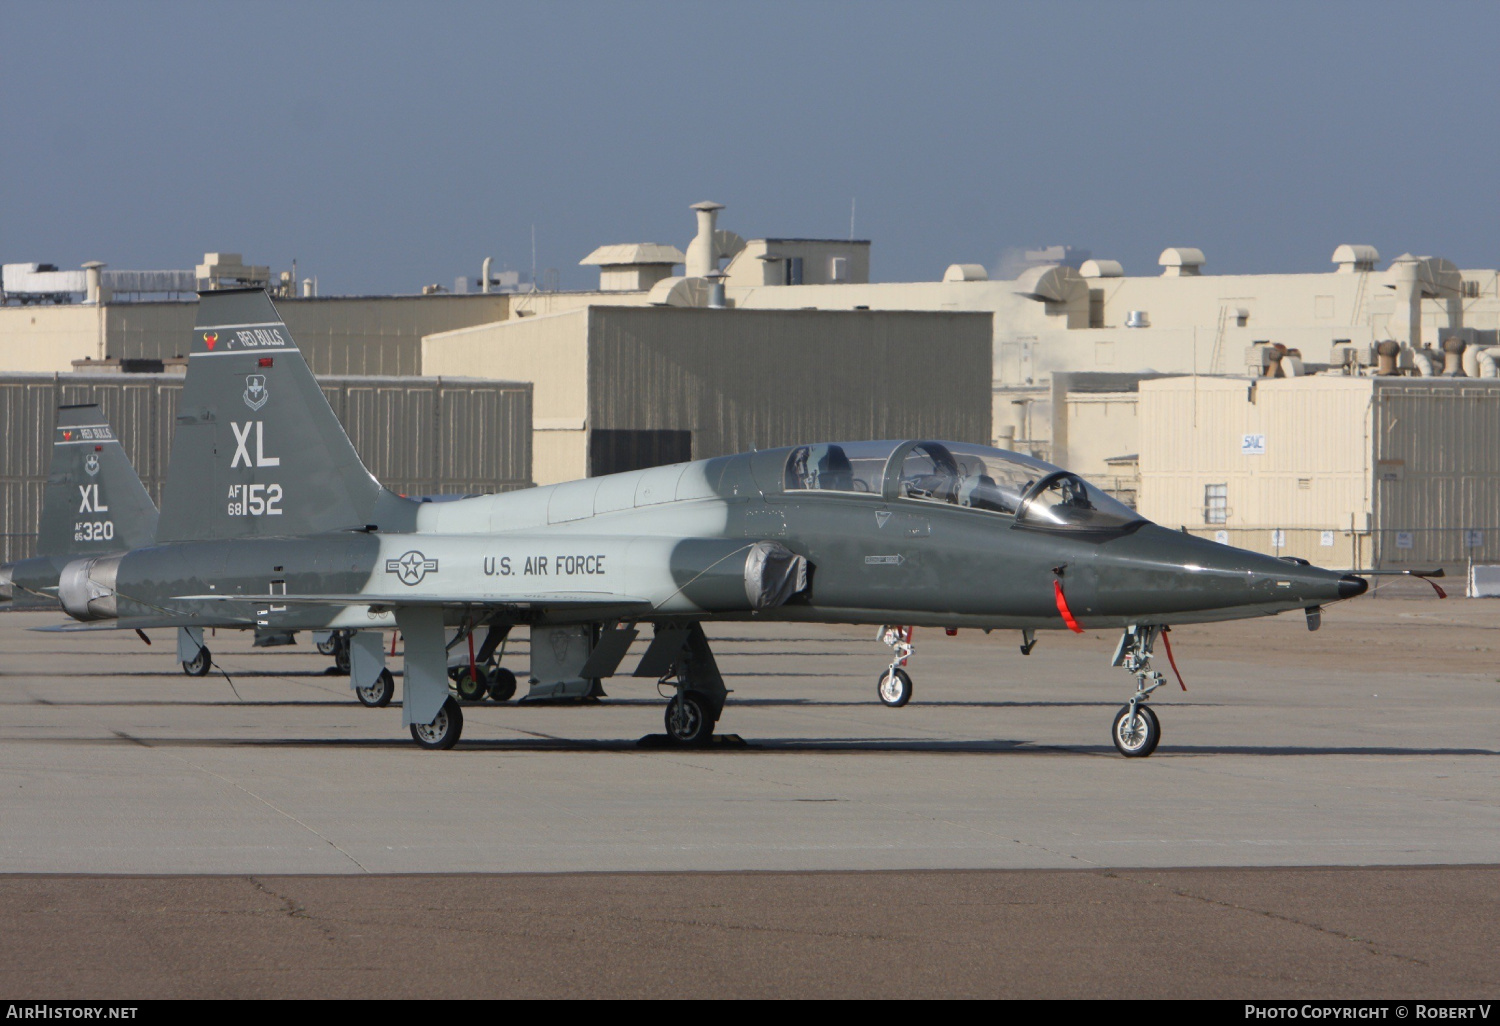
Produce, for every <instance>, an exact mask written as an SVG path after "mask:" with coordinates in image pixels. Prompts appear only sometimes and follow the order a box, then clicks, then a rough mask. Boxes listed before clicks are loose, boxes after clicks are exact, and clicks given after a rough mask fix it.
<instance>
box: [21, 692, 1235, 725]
mask: <svg viewBox="0 0 1500 1026" xmlns="http://www.w3.org/2000/svg"><path fill="white" fill-rule="evenodd" d="M0 704H7V703H0ZM9 704H16V705H21V704H32V705H46V706H58V707H62V708H74V707H77V708H89V709H112V708H135V707H159V708H176V707H179V706H181V707H183V708H236V707H242V706H267V707H281V706H295V707H304V708H319V707H322V708H348V709H351V710H352V709H353V708H354V706H353V700H352V699H348V698H283V699H244V700H236V699H235V698H234V697H232V696H227V697H224V698H212V699H173V698H124V699H111V700H106V701H88V700H85V701H76V702H68V701H58V700H57V699H55V698H32V699H30V701H29V703H21V702H17V703H9ZM665 704H666V703H665V702H664V701H663V700H661V699H657V698H610V699H608V700H607V701H603V702H577V701H571V700H562V701H551V700H542V701H536V702H506V703H503V704H501V705H495V704H494V703H492V702H485V701H476V702H467V701H464V702H459V705H460V706H461V707H463V708H465V709H475V710H485V709H493V710H495V711H497V712H505V711H507V710H508V711H511V712H518V711H522V710H524V711H527V712H530V711H532V710H537V709H547V710H550V711H566V710H578V711H580V712H583V711H586V710H599V709H608V708H618V707H623V706H655V707H657V708H660V707H662V706H664V705H665ZM734 704H735V705H737V706H742V707H748V706H756V707H760V708H775V707H778V706H784V707H788V708H798V709H803V708H806V709H817V708H826V709H854V708H857V707H860V706H863V707H865V708H868V709H872V710H875V709H882V708H883V707H882V706H877V705H876V704H875V703H874V702H870V701H867V700H865V699H849V700H848V701H845V702H838V701H820V700H817V699H808V698H744V699H738V700H736V701H735V703H734ZM921 704H922V706H924V707H934V708H944V709H1114V708H1117V707H1118V706H1119V705H1120V703H1119V702H1109V701H1083V700H1077V701H1034V702H1015V701H1004V700H997V701H993V702H960V701H944V700H939V701H924V702H922V703H921ZM1219 707H1220V703H1218V702H1173V703H1172V708H1174V709H1188V708H1204V709H1211V708H1219ZM390 708H392V709H399V708H401V703H400V702H392V703H391V704H390ZM893 714H894V715H897V716H900V715H902V714H901V713H895V712H894V711H893ZM500 726H505V724H500Z"/></svg>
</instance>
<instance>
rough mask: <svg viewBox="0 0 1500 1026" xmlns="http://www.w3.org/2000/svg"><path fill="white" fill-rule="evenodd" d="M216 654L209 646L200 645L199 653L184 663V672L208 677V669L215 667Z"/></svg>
mask: <svg viewBox="0 0 1500 1026" xmlns="http://www.w3.org/2000/svg"><path fill="white" fill-rule="evenodd" d="M213 665H214V656H213V653H212V652H210V651H209V650H208V649H207V648H202V647H200V648H199V649H198V654H197V655H195V656H193V658H192V659H190V660H188V661H187V662H185V663H183V664H182V672H183V673H185V674H187V675H188V676H189V677H207V676H208V671H209V670H211V669H213Z"/></svg>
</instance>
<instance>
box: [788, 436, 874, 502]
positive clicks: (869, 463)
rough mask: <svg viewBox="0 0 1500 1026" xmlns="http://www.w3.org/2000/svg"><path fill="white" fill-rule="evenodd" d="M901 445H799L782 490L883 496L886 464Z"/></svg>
mask: <svg viewBox="0 0 1500 1026" xmlns="http://www.w3.org/2000/svg"><path fill="white" fill-rule="evenodd" d="M900 444H901V443H900V442H845V443H843V444H842V445H799V446H797V447H796V448H795V449H793V450H792V454H791V455H790V456H788V457H787V461H786V479H785V481H784V483H783V487H785V488H786V490H787V491H789V492H801V491H824V492H858V493H861V494H864V495H879V494H881V491H880V489H881V482H882V481H883V480H884V479H885V465H886V462H887V461H888V460H889V459H890V458H891V452H892V451H893V450H894V449H895V448H896V446H898V445H900Z"/></svg>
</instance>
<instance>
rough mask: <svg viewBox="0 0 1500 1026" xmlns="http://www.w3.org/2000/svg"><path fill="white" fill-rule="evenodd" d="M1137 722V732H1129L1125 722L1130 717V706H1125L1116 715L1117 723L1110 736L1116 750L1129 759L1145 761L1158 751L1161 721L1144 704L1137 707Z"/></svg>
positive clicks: (1111, 729)
mask: <svg viewBox="0 0 1500 1026" xmlns="http://www.w3.org/2000/svg"><path fill="white" fill-rule="evenodd" d="M1135 715H1136V719H1137V721H1139V722H1138V723H1137V725H1136V728H1135V730H1134V731H1133V732H1132V731H1127V730H1126V727H1125V720H1126V718H1127V717H1129V716H1130V706H1128V705H1123V706H1121V707H1120V711H1119V712H1117V713H1115V722H1114V724H1113V726H1112V727H1111V728H1110V732H1109V736H1110V737H1111V738H1113V739H1114V742H1115V749H1116V750H1117V751H1118V752H1119V753H1120V754H1121V755H1123V756H1125V758H1127V759H1144V758H1145V757H1146V756H1148V755H1150V754H1151V753H1152V752H1154V751H1156V746H1157V744H1158V743H1160V741H1161V721H1160V720H1158V719H1157V718H1156V713H1154V712H1152V711H1151V707H1150V706H1149V705H1146V704H1145V703H1144V702H1142V703H1141V704H1140V705H1137V706H1136V707H1135Z"/></svg>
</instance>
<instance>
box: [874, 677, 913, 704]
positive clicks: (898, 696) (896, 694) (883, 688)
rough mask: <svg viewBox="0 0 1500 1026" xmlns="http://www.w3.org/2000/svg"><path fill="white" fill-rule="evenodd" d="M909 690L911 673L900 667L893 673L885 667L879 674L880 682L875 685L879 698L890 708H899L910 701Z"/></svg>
mask: <svg viewBox="0 0 1500 1026" xmlns="http://www.w3.org/2000/svg"><path fill="white" fill-rule="evenodd" d="M911 691H912V687H911V675H910V674H909V673H907V672H906V671H905V670H903V669H901V668H900V667H897V669H896V672H895V674H894V675H892V673H891V671H890V670H889V669H887V670H886V671H885V672H884V673H882V674H881V675H880V682H879V683H878V684H877V685H876V687H875V693H876V694H877V695H879V696H880V700H881V701H882V702H884V703H885V704H886V705H888V706H890V707H891V708H892V709H899V708H901V707H902V706H903V705H905V704H906V703H907V702H910V701H911Z"/></svg>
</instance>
